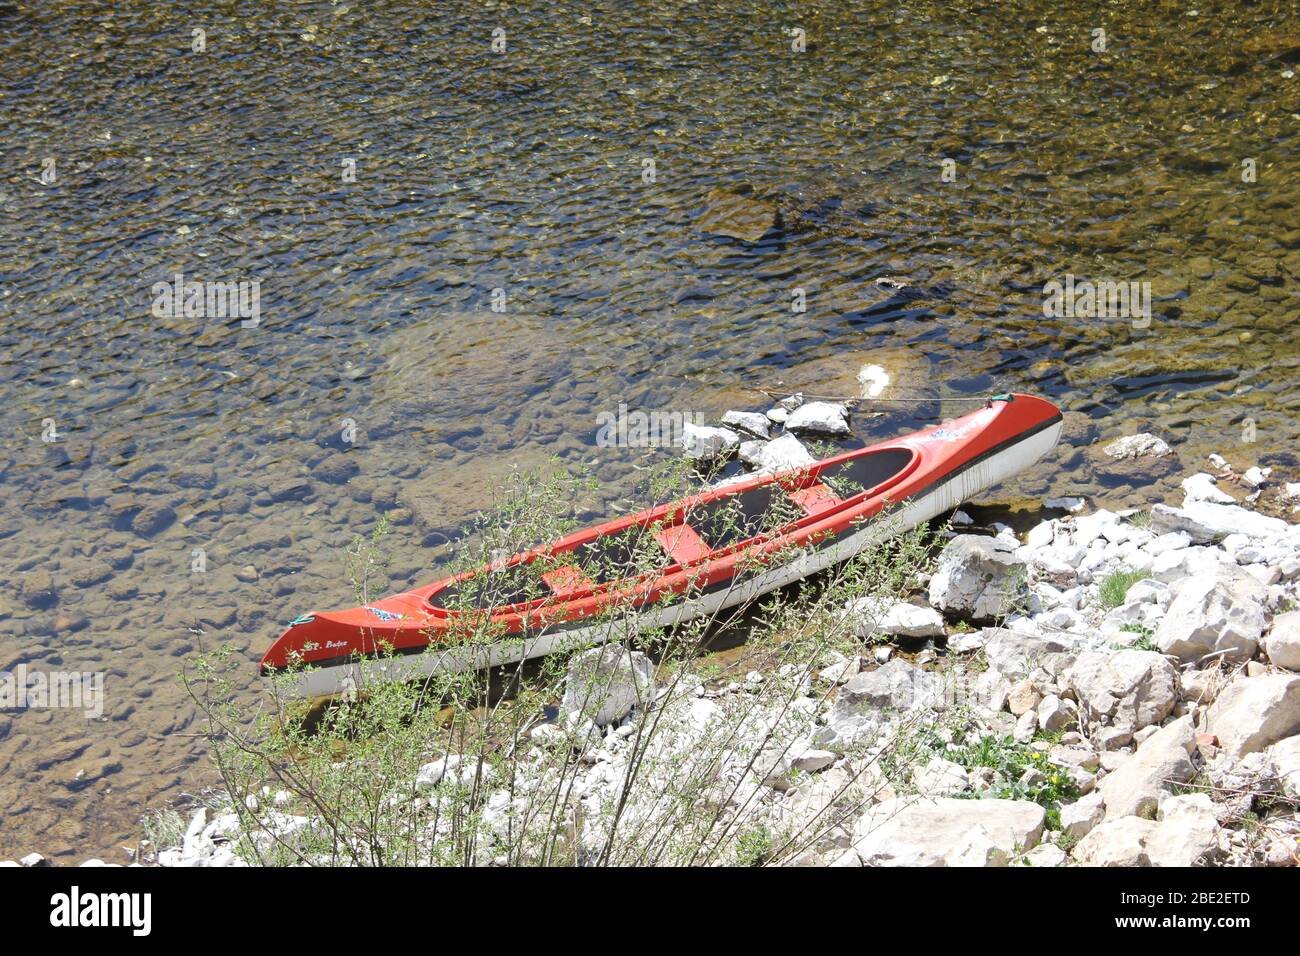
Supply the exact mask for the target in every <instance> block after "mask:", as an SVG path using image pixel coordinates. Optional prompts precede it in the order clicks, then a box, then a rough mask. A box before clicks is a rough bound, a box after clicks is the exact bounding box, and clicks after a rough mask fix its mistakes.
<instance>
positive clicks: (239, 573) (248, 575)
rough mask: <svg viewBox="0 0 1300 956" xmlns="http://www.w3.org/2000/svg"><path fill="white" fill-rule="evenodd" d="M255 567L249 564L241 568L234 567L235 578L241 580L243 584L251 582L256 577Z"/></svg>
mask: <svg viewBox="0 0 1300 956" xmlns="http://www.w3.org/2000/svg"><path fill="white" fill-rule="evenodd" d="M258 577H259V575H258V573H257V568H255V567H253V566H252V565H251V564H246V565H244V566H243V567H242V568H236V569H235V580H236V581H242V582H243V583H245V584H252V583H253V582H254V581H256V580H257V579H258Z"/></svg>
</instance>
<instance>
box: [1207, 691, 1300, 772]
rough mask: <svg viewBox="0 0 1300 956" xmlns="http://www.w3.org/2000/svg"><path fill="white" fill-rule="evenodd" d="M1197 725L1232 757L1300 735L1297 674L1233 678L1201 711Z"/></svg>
mask: <svg viewBox="0 0 1300 956" xmlns="http://www.w3.org/2000/svg"><path fill="white" fill-rule="evenodd" d="M1200 726H1201V730H1202V732H1204V733H1207V734H1213V735H1214V736H1216V737H1218V738H1219V746H1221V747H1222V748H1223V751H1224V753H1225V754H1227V755H1228V756H1229V757H1233V758H1240V757H1244V756H1245V755H1246V754H1251V753H1256V752H1258V751H1261V750H1263V749H1264V748H1266V747H1268V746H1269V745H1270V744H1274V743H1276V742H1277V741H1279V740H1283V739H1285V738H1287V737H1290V736H1293V735H1295V734H1300V674H1261V675H1260V676H1258V677H1248V676H1246V675H1244V674H1243V675H1241V676H1239V677H1237V678H1236V679H1235V680H1233V682H1232V683H1230V684H1229V685H1228V686H1227V687H1225V688H1224V689H1223V690H1222V691H1220V692H1219V696H1218V697H1216V698H1215V700H1214V703H1213V704H1211V705H1210V706H1209V707H1206V708H1205V709H1204V710H1203V711H1202V712H1201V716H1200Z"/></svg>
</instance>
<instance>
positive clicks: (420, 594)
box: [263, 395, 1062, 696]
mask: <svg viewBox="0 0 1300 956" xmlns="http://www.w3.org/2000/svg"><path fill="white" fill-rule="evenodd" d="M1017 406H1019V407H1018V408H1017ZM1006 407H1007V408H1008V409H1010V408H1015V409H1016V412H1017V415H1018V416H1019V417H1020V418H1021V419H1022V420H1020V421H1014V420H1013V421H1004V422H1002V423H1001V424H1002V426H1003V427H1002V428H1001V429H1000V430H999V429H995V428H993V427H992V426H993V425H994V424H995V423H996V419H997V418H998V413H999V412H1004V411H1005V410H1004V409H1001V408H997V407H992V406H991V407H990V408H987V409H983V410H981V411H980V412H976V413H972V414H971V415H968V416H964V417H963V418H960V419H957V420H956V421H955V422H947V423H944V424H943V425H940V426H935V427H932V428H929V429H924V430H922V431H921V432H917V433H914V434H913V435H908V436H904V437H903V438H901V439H897V440H895V441H893V442H886V443H882V445H880V446H873V448H872V449H864V450H863V452H870V451H875V450H878V449H887V448H895V447H902V448H910V449H913V450H914V451H916V452H917V464H918V466H919V467H918V468H914V469H913V472H914V474H912V475H911V476H910V477H909V479H908V480H906V481H902V482H898V483H897V484H896V486H895V490H896V492H897V493H898V498H889V496H888V495H884V496H883V497H884V498H885V499H886V501H884V502H882V503H881V504H880V506H879V507H877V506H874V505H872V506H870V507H864V508H862V509H860V510H862V511H868V512H870V513H869V514H862V515H858V514H857V512H856V511H855V512H854V514H853V515H851V516H849V517H847V518H846V517H845V516H844V515H840V516H838V517H836V516H832V517H829V518H827V519H826V520H825V521H824V522H822V523H821V524H822V525H824V527H819V526H818V525H817V524H813V525H810V526H809V527H808V528H806V529H805V532H806V533H805V534H804V537H803V539H802V540H804V541H805V542H806V545H805V546H803V547H798V546H797V545H798V542H797V541H796V542H794V544H795V546H793V547H792V546H791V545H790V542H787V544H786V547H785V549H784V550H776V551H774V552H773V556H774V557H775V559H776V560H774V561H773V563H772V565H771V566H769V567H766V568H764V569H763V570H761V571H758V572H756V573H752V574H750V575H749V576H741V575H738V574H736V573H734V571H733V572H732V573H731V574H729V575H724V576H723V577H722V578H720V582H721V583H720V584H719V583H718V582H710V581H709V580H707V578H706V577H705V576H704V575H702V574H701V573H700V572H699V571H698V570H697V571H696V573H695V576H694V577H693V578H692V582H693V586H692V587H691V588H690V590H689V591H688V593H687V595H686V596H684V597H683V598H682V599H680V600H677V601H674V602H672V603H653V602H652V603H646V604H644V605H642V606H635V605H634V606H630V607H627V608H626V609H620V611H619V613H617V614H612V615H611V614H606V613H594V614H591V615H590V616H589V617H588V618H587V619H586V620H584V619H583V618H582V617H581V616H579V617H577V618H576V619H571V620H554V621H552V622H549V623H547V624H545V625H543V626H541V627H534V628H527V629H524V628H521V629H520V630H519V632H517V633H515V634H512V635H511V636H508V637H506V638H504V639H502V640H500V641H497V642H494V643H491V644H477V645H473V646H470V645H461V644H450V645H448V646H429V645H431V644H434V643H435V642H436V638H437V634H438V625H439V624H440V623H442V622H443V621H444V620H445V618H437V617H433V618H431V617H428V616H427V612H426V616H425V617H423V618H420V619H418V622H419V624H420V625H421V628H422V630H421V638H420V640H421V645H419V646H417V647H416V648H410V649H405V653H396V654H392V655H389V656H383V657H373V656H364V655H361V654H357V653H355V652H354V653H353V654H352V656H351V657H350V658H342V659H340V657H339V656H337V655H336V656H334V657H333V658H332V659H331V660H330V666H323V667H319V668H317V669H312V670H299V671H295V672H293V673H292V674H291V676H290V679H289V681H288V683H287V691H288V692H289V693H291V694H293V695H296V696H322V695H329V694H336V693H340V692H346V691H348V690H349V689H351V688H355V687H358V686H362V685H364V684H367V683H371V682H374V681H385V680H414V679H418V678H420V677H423V676H427V675H430V674H434V673H439V672H449V671H464V670H469V669H478V668H483V667H493V666H498V665H501V664H507V663H514V662H518V661H520V660H524V659H528V658H534V657H541V656H545V655H548V654H553V653H557V652H561V651H568V650H572V649H576V648H579V647H585V646H591V645H595V644H599V643H603V642H606V641H609V640H612V639H621V638H622V637H624V636H626V635H628V634H630V633H633V632H636V631H642V630H650V629H655V628H661V627H665V626H671V625H674V624H678V623H682V622H685V621H688V620H692V619H695V618H699V617H705V616H712V615H715V614H718V613H719V612H721V611H725V610H727V609H728V608H733V607H736V606H739V605H743V604H746V603H748V602H751V601H753V600H755V599H756V598H758V597H761V596H762V595H764V594H767V593H770V592H772V591H775V590H777V589H779V588H782V587H785V586H787V585H789V584H792V583H794V582H796V581H799V580H801V579H803V578H807V577H809V576H811V575H814V574H817V573H818V572H820V571H823V570H825V569H827V568H830V567H833V566H835V565H837V564H840V563H842V562H844V561H847V560H848V559H850V558H852V557H854V556H855V555H857V554H859V553H861V552H862V551H864V550H866V549H867V548H869V547H870V546H872V545H873V544H875V543H877V542H878V541H880V540H883V539H884V538H887V537H889V536H891V535H894V534H898V533H901V532H904V531H907V530H910V529H912V528H915V527H917V526H918V525H920V524H922V523H924V522H926V521H929V520H930V519H932V518H934V517H936V516H938V515H941V514H943V513H945V512H947V511H950V510H952V509H953V508H956V507H957V506H958V505H960V504H961V503H962V502H963V501H966V500H968V499H969V498H971V497H973V496H974V495H975V494H977V493H979V492H980V491H983V490H984V489H986V488H989V487H991V486H992V485H995V484H997V483H998V482H1000V481H1002V480H1004V479H1006V478H1008V477H1010V476H1012V475H1015V474H1017V473H1019V472H1021V471H1023V470H1024V469H1026V468H1028V467H1030V466H1031V465H1033V464H1034V463H1035V462H1037V461H1038V460H1040V459H1041V458H1042V457H1043V456H1044V455H1046V454H1047V453H1048V452H1050V451H1051V450H1052V448H1053V447H1054V446H1055V445H1056V443H1057V441H1058V440H1059V438H1060V434H1061V427H1062V426H1061V417H1060V412H1059V411H1058V410H1057V409H1056V408H1055V407H1054V406H1052V405H1051V404H1050V403H1048V402H1044V401H1043V400H1041V399H1037V398H1033V397H1031V396H1019V395H1017V396H1015V397H1014V399H1013V400H1012V401H1010V402H1008V403H1007V406H1006ZM977 430H978V431H980V432H981V433H985V432H992V434H991V436H990V435H988V434H984V435H983V437H986V438H989V439H990V440H988V441H985V442H984V443H983V446H982V447H981V448H980V449H979V450H978V451H975V452H974V453H973V454H968V455H965V456H962V455H956V456H955V457H954V456H952V455H948V453H949V452H952V451H954V450H955V449H952V448H945V447H944V446H946V445H957V444H959V443H961V442H963V441H965V440H966V439H967V438H970V437H973V435H974V432H976V431H977ZM945 455H948V462H947V464H948V466H947V467H944V463H945ZM839 457H844V456H839ZM830 460H832V459H828V461H830ZM886 504H888V505H889V511H888V514H887V516H886V517H885V518H884V519H882V520H877V521H868V520H863V519H864V518H867V517H872V516H874V515H877V514H879V513H880V511H881V510H882V508H883V507H884V506H885V505H886ZM733 567H734V565H733ZM438 588H439V585H438V584H435V585H432V586H430V587H427V588H423V589H419V590H417V591H415V592H410V593H409V594H406V595H397V596H395V597H394V598H390V599H388V600H387V602H377V603H376V605H374V606H370V607H367V608H363V609H352V611H350V612H335V614H326V615H313V616H309V617H311V618H312V621H311V624H312V625H313V626H316V625H315V621H316V620H318V619H320V618H324V619H325V621H322V623H324V624H326V629H325V630H323V631H322V632H321V633H322V634H323V635H324V636H325V638H326V641H327V642H328V641H329V638H330V636H332V635H342V634H345V633H348V632H349V631H350V632H351V633H353V634H355V633H357V630H358V629H362V630H365V631H367V632H368V639H367V640H366V641H365V644H366V645H368V646H370V647H374V646H376V642H377V641H383V642H384V643H385V644H388V643H392V644H394V645H397V642H396V641H394V640H392V639H391V638H385V637H382V636H380V637H376V636H375V634H374V631H375V630H376V628H375V626H374V625H373V624H370V623H368V622H365V618H362V619H361V620H362V622H364V623H358V622H357V621H358V619H357V617H356V614H357V612H370V611H373V610H376V609H377V610H380V611H383V610H384V605H385V604H387V606H388V608H389V610H388V611H387V613H390V614H394V615H398V614H402V612H403V610H404V609H405V608H407V607H410V606H412V605H415V604H416V601H418V602H419V603H418V605H417V606H418V607H420V608H421V609H427V608H428V604H429V600H430V598H429V595H431V594H436V593H437V590H438ZM412 597H414V598H415V599H416V601H411V600H409V599H410V598H412ZM403 599H408V600H405V601H404V600H403ZM344 614H350V615H353V616H352V617H351V618H349V619H346V620H344V619H342V616H343V615H344ZM367 616H369V615H367ZM589 621H590V622H592V623H588V622H589ZM375 623H379V622H375ZM384 623H387V624H390V625H394V626H392V627H390V628H388V630H389V631H390V633H393V634H399V633H401V625H402V624H403V623H404V620H399V621H396V622H384ZM444 626H445V624H444ZM296 630H297V629H296V628H294V627H290V628H289V629H288V630H286V631H285V632H284V634H282V635H281V637H280V639H279V640H278V641H277V642H276V643H277V645H281V650H283V646H282V645H284V644H285V643H288V644H290V645H298V646H301V633H302V632H299V634H297V635H295V631H296ZM338 643H340V644H343V646H344V648H354V647H355V645H354V644H346V643H344V642H343V641H339V642H338ZM398 646H399V649H400V645H398ZM275 650H276V646H273V648H272V651H269V652H268V653H267V656H266V658H264V660H263V671H264V673H265V672H266V671H267V670H268V662H270V663H269V667H283V666H284V664H283V663H281V661H282V660H283V656H280V657H279V658H276V655H274V654H273V652H274V651H275Z"/></svg>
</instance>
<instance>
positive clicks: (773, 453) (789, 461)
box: [741, 435, 817, 474]
mask: <svg viewBox="0 0 1300 956" xmlns="http://www.w3.org/2000/svg"><path fill="white" fill-rule="evenodd" d="M741 447H742V454H741V459H742V460H743V461H744V462H745V463H746V464H748V465H751V466H753V467H754V468H757V469H758V470H759V471H760V472H762V473H764V474H768V473H772V472H777V471H790V470H792V469H794V468H804V467H806V466H808V465H811V464H812V463H813V462H815V461H816V460H817V459H816V458H814V457H813V456H812V454H811V453H810V452H809V451H808V449H807V448H805V447H804V445H803V442H801V441H800V440H799V439H798V438H796V437H795V436H794V435H782V436H781V437H780V438H774V439H772V440H771V441H769V442H745V443H744V445H742V446H741Z"/></svg>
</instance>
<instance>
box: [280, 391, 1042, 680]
mask: <svg viewBox="0 0 1300 956" xmlns="http://www.w3.org/2000/svg"><path fill="white" fill-rule="evenodd" d="M1060 434H1061V413H1060V410H1059V409H1057V408H1056V406H1055V405H1053V404H1052V403H1050V402H1047V401H1044V400H1043V399H1041V398H1035V397H1033V396H1031V395H1020V394H1016V395H1006V396H998V397H997V398H994V399H992V400H990V401H989V402H988V404H987V405H986V406H985V407H984V408H981V409H980V410H978V411H975V412H972V413H970V414H969V415H963V416H962V417H960V418H957V419H954V420H952V421H947V422H944V423H942V424H940V425H934V426H931V427H929V428H925V429H922V430H921V431H918V432H914V433H912V434H910V435H904V436H902V437H901V438H896V439H892V440H890V441H886V442H881V443H880V444H878V445H872V446H871V447H870V448H863V449H859V450H857V451H851V452H847V453H845V454H843V455H836V456H834V457H832V458H827V459H825V460H823V461H819V462H816V463H814V464H811V465H808V466H805V467H803V468H799V469H795V470H793V471H787V472H782V473H779V474H775V475H764V476H755V477H753V478H750V479H748V480H745V481H742V482H738V483H735V484H730V485H727V486H725V487H722V488H717V489H713V490H710V491H707V492H704V493H702V494H699V495H696V496H694V497H692V498H688V499H685V500H682V501H678V502H674V503H672V504H668V505H662V506H660V507H657V508H653V509H651V510H649V511H644V512H641V513H640V514H636V515H631V516H629V517H626V518H619V519H617V520H614V521H610V522H607V523H605V524H602V525H598V526H596V527H593V528H587V529H585V530H583V531H578V532H575V533H574V534H571V535H568V536H567V537H565V538H562V539H560V540H559V541H556V542H554V543H552V544H550V545H547V546H545V547H543V548H538V549H535V550H533V551H528V552H523V553H521V554H517V555H515V556H513V557H511V558H508V559H506V560H504V561H499V562H495V563H494V564H493V565H492V566H491V567H490V568H484V569H481V570H478V571H472V572H467V573H465V574H461V575H457V576H455V577H451V578H445V579H443V580H441V581H437V582H435V583H433V584H429V585H426V586H424V587H421V588H417V589H415V590H412V591H407V592H405V593H402V594H396V595H393V596H392V597H389V598H385V599H383V600H382V601H376V602H374V603H373V604H368V605H364V606H362V607H355V608H351V609H349V610H346V611H327V612H312V613H310V614H305V615H303V616H302V617H300V618H298V619H297V620H295V621H294V622H293V623H292V624H290V625H289V627H288V628H287V629H286V630H285V631H284V633H283V634H281V635H280V637H279V638H278V639H277V640H276V641H275V643H274V644H272V645H271V648H270V650H268V651H267V652H266V655H265V656H264V657H263V658H262V673H263V674H264V675H265V674H268V673H273V672H276V671H279V670H281V669H285V668H290V669H293V670H294V671H295V672H296V673H295V677H294V681H293V684H292V688H291V690H292V691H293V692H294V693H297V694H301V695H303V696H315V695H322V694H332V693H338V692H339V691H341V690H345V689H347V688H349V687H355V686H357V685H358V684H361V683H363V682H364V681H366V680H374V679H410V678H414V677H418V676H420V675H422V674H430V673H434V672H436V671H441V670H458V671H459V670H465V669H469V668H475V667H487V666H495V665H497V664H501V663H505V662H509V661H517V660H521V659H524V658H530V657H539V656H541V655H544V654H550V653H554V652H556V651H558V650H566V649H570V648H574V647H579V646H583V645H585V644H593V643H598V642H600V641H602V640H607V639H609V637H610V636H611V633H612V630H613V628H612V625H611V623H610V622H611V621H612V620H614V619H615V617H617V619H618V620H619V621H621V622H623V623H621V624H620V625H619V627H618V633H620V634H621V633H623V631H624V630H626V627H627V622H628V620H629V619H634V620H633V626H635V627H636V628H639V629H646V628H653V627H662V626H665V625H670V624H675V623H679V622H681V621H684V620H688V619H690V618H694V617H699V616H702V615H709V614H714V613H717V612H718V611H721V610H724V609H726V608H728V607H733V606H736V605H740V604H742V603H745V602H747V601H751V600H753V599H754V598H755V597H758V596H759V595H762V594H766V593H767V592H769V591H773V590H775V589H777V588H780V587H783V586H785V585H787V584H790V583H792V582H794V581H797V580H800V579H801V578H805V577H807V576H809V575H811V574H815V573H817V572H818V571H821V570H823V569H825V568H828V567H831V566H832V565H835V564H837V563H840V562H842V561H844V560H846V559H848V558H850V557H852V556H853V555H855V554H857V553H859V552H861V551H862V550H864V549H865V548H866V547H868V546H869V545H870V544H872V543H873V542H875V541H877V540H879V539H880V538H881V537H883V536H885V535H886V534H896V533H899V532H900V531H903V530H906V529H909V528H914V527H916V526H917V525H919V524H921V523H922V522H924V521H928V520H929V519H931V518H933V517H935V516H937V515H940V514H943V513H944V512H946V511H950V510H951V509H953V508H955V507H957V506H958V505H959V504H961V503H962V502H963V501H965V500H966V499H968V498H970V497H972V496H973V495H975V494H977V493H978V492H980V491H982V490H983V489H985V488H988V487H989V486H991V485H994V484H996V483H997V482H999V481H1001V480H1002V479H1004V478H1007V477H1009V476H1011V475H1014V474H1016V473H1017V472H1019V471H1021V470H1023V469H1025V468H1027V467H1029V466H1030V465H1032V464H1033V463H1034V462H1036V461H1038V459H1040V458H1041V457H1042V456H1043V455H1045V454H1046V453H1047V452H1048V451H1050V450H1051V449H1052V448H1053V447H1054V446H1055V445H1056V442H1057V439H1058V438H1059V437H1060ZM859 489H860V490H859ZM841 494H845V495H847V497H840V495H841ZM886 505H889V506H890V511H889V520H887V521H879V522H870V521H865V520H864V519H867V518H871V517H873V516H875V515H877V514H879V512H880V511H881V510H882V509H883V508H885V507H886ZM773 514H780V515H781V516H782V517H781V518H780V519H779V520H781V521H783V522H784V523H782V524H779V525H777V526H775V527H772V526H771V524H772V522H771V518H770V516H771V515H773ZM765 516H768V517H767V518H766V519H765ZM765 520H766V522H767V524H766V525H765V526H764V525H763V523H764V521H765ZM638 534H639V535H640V536H642V537H643V538H646V540H647V541H649V540H653V541H654V542H656V544H657V548H656V553H659V552H660V551H661V552H662V561H663V563H662V566H660V567H659V568H657V569H655V570H653V571H650V572H648V573H645V574H640V575H637V576H634V577H625V578H616V579H614V580H605V579H604V578H605V577H606V575H605V574H604V573H603V567H604V566H605V564H606V561H605V560H602V559H606V560H613V561H614V563H615V564H618V563H620V562H619V561H618V560H617V557H618V555H619V554H620V552H619V547H620V544H619V543H620V542H626V541H627V539H628V537H629V535H638ZM622 547H623V548H626V547H627V545H626V544H623V545H622ZM534 561H541V562H543V564H542V565H541V567H544V568H545V569H546V570H545V572H544V573H541V574H538V573H536V570H537V569H533V572H532V573H531V574H530V573H528V572H529V569H528V567H527V566H528V565H529V564H530V563H532V562H534ZM512 571H513V572H515V573H514V574H511V572H512ZM539 579H540V580H539ZM525 581H528V582H529V583H527V584H523V583H521V582H525ZM539 589H541V590H543V591H544V592H545V593H538V591H539ZM488 591H491V592H492V597H491V598H490V599H485V600H483V601H482V602H481V605H480V603H479V601H478V599H477V598H476V594H486V593H488ZM480 607H481V609H478V608H480ZM611 610H616V611H617V612H618V613H617V615H611V614H610V613H609V612H610V611H611ZM485 618H487V619H489V620H490V622H491V625H492V628H491V633H492V634H494V635H499V636H500V639H499V640H498V639H494V640H493V641H492V642H491V643H486V642H480V643H477V644H471V643H468V642H467V638H466V636H465V635H466V633H467V631H468V630H469V629H470V628H469V627H468V626H467V621H469V620H475V621H478V622H479V623H480V625H481V624H482V623H483V622H484V620H485ZM479 633H483V628H482V627H481V626H480V628H479ZM424 651H428V653H421V652H424ZM303 665H312V666H310V667H306V668H305V669H302V668H303Z"/></svg>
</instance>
